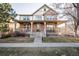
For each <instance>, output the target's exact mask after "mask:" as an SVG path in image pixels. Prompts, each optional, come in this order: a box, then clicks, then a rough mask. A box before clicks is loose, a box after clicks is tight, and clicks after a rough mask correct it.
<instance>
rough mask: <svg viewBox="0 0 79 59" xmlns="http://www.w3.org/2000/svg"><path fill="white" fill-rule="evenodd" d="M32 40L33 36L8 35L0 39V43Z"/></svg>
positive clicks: (29, 41) (28, 41)
mask: <svg viewBox="0 0 79 59" xmlns="http://www.w3.org/2000/svg"><path fill="white" fill-rule="evenodd" d="M33 41H34V39H33V38H28V37H9V38H4V39H0V43H31V42H33Z"/></svg>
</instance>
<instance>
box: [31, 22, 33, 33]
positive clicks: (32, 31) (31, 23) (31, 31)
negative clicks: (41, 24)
mask: <svg viewBox="0 0 79 59" xmlns="http://www.w3.org/2000/svg"><path fill="white" fill-rule="evenodd" d="M31 32H33V22H31Z"/></svg>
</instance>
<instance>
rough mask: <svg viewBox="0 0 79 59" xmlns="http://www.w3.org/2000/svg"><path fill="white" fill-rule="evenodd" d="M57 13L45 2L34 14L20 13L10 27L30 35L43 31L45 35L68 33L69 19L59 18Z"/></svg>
mask: <svg viewBox="0 0 79 59" xmlns="http://www.w3.org/2000/svg"><path fill="white" fill-rule="evenodd" d="M57 15H58V13H57V12H56V11H55V10H53V9H52V8H50V7H49V6H47V5H46V4H44V5H43V6H42V7H40V8H39V9H38V10H37V11H35V12H34V13H33V14H30V15H28V14H26V15H25V14H19V20H15V21H10V22H11V23H10V24H9V27H10V30H12V31H16V30H17V31H20V32H25V33H28V34H29V35H31V34H33V33H37V32H39V33H42V34H43V36H47V35H49V34H58V35H63V34H68V33H69V32H67V24H66V23H67V21H66V20H60V19H57ZM61 24H64V26H63V27H59V25H61ZM71 34H72V33H71Z"/></svg>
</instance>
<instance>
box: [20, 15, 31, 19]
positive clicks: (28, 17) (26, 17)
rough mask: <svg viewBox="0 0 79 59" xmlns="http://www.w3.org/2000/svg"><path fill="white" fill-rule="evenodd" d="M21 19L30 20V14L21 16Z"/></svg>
mask: <svg viewBox="0 0 79 59" xmlns="http://www.w3.org/2000/svg"><path fill="white" fill-rule="evenodd" d="M20 17H21V20H30V16H20Z"/></svg>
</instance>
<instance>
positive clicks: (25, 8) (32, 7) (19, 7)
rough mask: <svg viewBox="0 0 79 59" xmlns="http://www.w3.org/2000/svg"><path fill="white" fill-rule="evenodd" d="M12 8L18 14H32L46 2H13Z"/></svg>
mask: <svg viewBox="0 0 79 59" xmlns="http://www.w3.org/2000/svg"><path fill="white" fill-rule="evenodd" d="M11 5H12V8H13V9H14V10H15V11H16V13H17V14H32V13H33V12H35V11H36V10H37V9H39V8H40V7H41V6H42V5H44V4H38V3H12V4H11Z"/></svg>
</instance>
